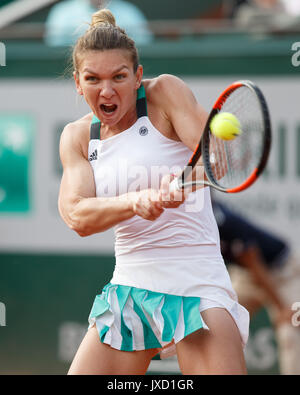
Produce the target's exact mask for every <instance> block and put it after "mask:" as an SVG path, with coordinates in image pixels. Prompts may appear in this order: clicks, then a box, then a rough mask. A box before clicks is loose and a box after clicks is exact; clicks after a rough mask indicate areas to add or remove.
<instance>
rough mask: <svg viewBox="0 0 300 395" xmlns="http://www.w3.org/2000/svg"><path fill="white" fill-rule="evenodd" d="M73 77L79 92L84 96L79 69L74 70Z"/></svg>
mask: <svg viewBox="0 0 300 395" xmlns="http://www.w3.org/2000/svg"><path fill="white" fill-rule="evenodd" d="M73 77H74V81H75V85H76V90H77V93H78V94H79V95H81V96H82V95H83V91H82V88H81V86H80V81H79V73H78V72H77V71H73Z"/></svg>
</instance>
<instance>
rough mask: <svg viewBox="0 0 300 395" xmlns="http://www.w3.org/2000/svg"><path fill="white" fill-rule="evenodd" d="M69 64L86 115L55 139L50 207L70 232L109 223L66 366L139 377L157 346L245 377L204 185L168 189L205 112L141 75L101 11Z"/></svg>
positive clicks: (92, 230) (201, 366)
mask: <svg viewBox="0 0 300 395" xmlns="http://www.w3.org/2000/svg"><path fill="white" fill-rule="evenodd" d="M73 61H74V78H75V83H76V88H77V92H78V94H79V95H83V96H84V98H85V100H86V102H87V104H88V105H89V107H90V108H91V113H89V114H87V115H86V116H84V117H83V118H81V119H79V120H78V121H76V122H73V123H70V124H68V125H67V126H66V127H65V129H64V131H63V133H62V136H61V142H60V155H61V161H62V164H63V169H64V171H63V177H62V182H61V188H60V195H59V210H60V214H61V216H62V218H63V219H64V221H65V222H66V223H67V225H68V226H69V227H70V228H71V229H73V230H74V231H76V232H77V233H78V234H79V235H80V236H88V235H92V234H96V233H99V232H102V231H105V230H107V229H109V228H111V227H114V229H115V236H116V241H115V255H116V265H115V270H114V273H113V277H112V279H111V281H110V283H109V284H107V285H106V286H105V287H104V289H103V290H102V293H101V294H99V295H97V296H96V298H95V301H94V304H93V306H92V309H91V313H90V316H89V330H88V331H87V334H86V336H85V337H84V339H83V341H82V343H81V345H80V347H79V349H78V352H77V354H76V356H75V358H74V360H73V363H72V365H71V367H70V370H69V374H144V373H145V372H146V371H147V368H148V366H149V364H150V362H151V359H152V358H153V356H154V355H156V354H157V353H158V352H161V356H162V357H164V356H168V355H171V354H172V353H173V352H177V356H178V362H179V366H180V369H181V371H182V373H183V374H245V373H246V367H245V361H244V355H243V346H244V345H245V344H246V341H247V336H248V326H249V317H248V312H247V311H246V310H245V309H244V308H243V307H242V306H240V305H239V304H238V301H237V298H236V294H235V292H234V290H233V288H232V285H231V282H230V279H229V276H228V273H227V271H226V268H225V265H224V262H223V259H222V256H221V253H220V245H219V234H218V230H217V225H216V222H215V219H214V216H213V212H212V208H211V201H210V191H209V188H207V187H205V188H201V189H198V190H197V191H194V192H191V193H190V194H189V195H188V196H186V195H184V194H183V193H181V192H174V193H172V194H171V195H169V193H168V191H169V183H170V181H171V180H172V177H173V176H171V175H170V173H171V172H172V171H170V169H175V168H177V169H179V168H182V167H183V166H184V165H185V164H186V162H187V160H188V158H189V157H190V156H191V153H192V151H193V150H194V148H195V146H196V144H197V142H198V141H199V134H200V133H201V130H203V127H204V124H205V122H206V119H207V113H206V112H205V111H204V110H203V108H202V107H201V106H200V105H199V104H198V103H197V101H196V100H195V98H194V96H193V94H192V92H191V91H190V89H189V88H188V87H187V86H186V85H185V83H184V82H183V81H181V80H180V79H179V78H177V77H175V76H171V75H161V76H159V77H157V78H153V79H148V80H142V76H143V69H142V66H141V65H140V64H139V61H138V54H137V50H136V48H135V44H134V42H133V41H132V40H131V39H130V38H129V37H128V36H127V35H126V33H125V32H124V31H123V30H122V29H120V28H119V27H118V26H116V24H115V20H114V17H113V15H112V14H111V13H110V11H108V10H100V11H98V12H97V13H96V14H94V15H93V18H92V23H91V26H90V28H89V30H88V31H87V32H86V33H85V35H84V36H82V37H81V38H79V40H78V41H77V43H76V46H75V47H74V53H73ZM157 169H160V171H161V172H162V173H161V174H160V175H162V174H163V177H160V181H161V183H160V184H158V185H157V182H156V185H152V178H153V177H151V175H153V174H154V173H155V171H154V170H157ZM154 178H155V177H154ZM161 178H162V180H161ZM139 181H140V182H139ZM191 196H192V198H193V199H194V200H195V197H198V198H199V199H198V202H199V208H198V210H190V209H189V200H190V197H191ZM194 200H193V201H194Z"/></svg>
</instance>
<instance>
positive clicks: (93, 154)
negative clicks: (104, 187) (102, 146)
mask: <svg viewBox="0 0 300 395" xmlns="http://www.w3.org/2000/svg"><path fill="white" fill-rule="evenodd" d="M97 157H98V152H97V150H96V149H95V151H94V152H93V153H91V155H90V157H89V161H90V162H91V161H92V160H97Z"/></svg>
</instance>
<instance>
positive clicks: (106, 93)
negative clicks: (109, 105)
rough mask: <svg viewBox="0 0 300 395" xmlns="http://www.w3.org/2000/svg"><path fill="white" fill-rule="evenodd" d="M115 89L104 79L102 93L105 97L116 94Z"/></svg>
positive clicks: (108, 97)
mask: <svg viewBox="0 0 300 395" xmlns="http://www.w3.org/2000/svg"><path fill="white" fill-rule="evenodd" d="M114 93H115V91H114V89H113V87H112V85H111V83H110V82H109V81H103V84H102V87H101V92H100V95H101V96H102V97H104V98H105V99H110V98H111V97H112V96H113V95H114Z"/></svg>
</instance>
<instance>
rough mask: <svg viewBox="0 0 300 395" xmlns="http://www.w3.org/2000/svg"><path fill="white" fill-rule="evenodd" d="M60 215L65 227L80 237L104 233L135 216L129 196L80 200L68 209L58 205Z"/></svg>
mask: <svg viewBox="0 0 300 395" xmlns="http://www.w3.org/2000/svg"><path fill="white" fill-rule="evenodd" d="M60 213H61V216H62V218H63V219H64V221H65V222H66V223H67V225H68V226H69V227H70V228H71V229H73V230H74V231H76V232H77V233H78V234H79V235H80V236H89V235H92V234H95V233H100V232H104V231H106V230H108V229H110V228H112V227H113V226H115V225H116V224H118V223H119V222H121V221H125V220H126V219H129V218H132V217H133V216H134V215H135V213H134V211H133V206H132V200H131V199H130V196H129V194H126V195H121V196H117V197H109V198H101V197H92V198H82V199H80V200H78V201H77V202H73V203H72V204H69V207H66V206H64V205H63V204H60Z"/></svg>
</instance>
